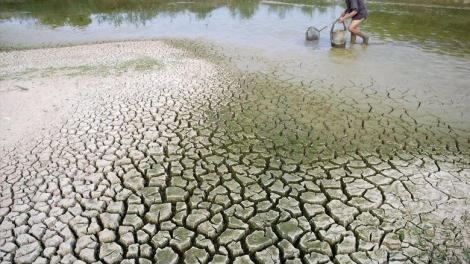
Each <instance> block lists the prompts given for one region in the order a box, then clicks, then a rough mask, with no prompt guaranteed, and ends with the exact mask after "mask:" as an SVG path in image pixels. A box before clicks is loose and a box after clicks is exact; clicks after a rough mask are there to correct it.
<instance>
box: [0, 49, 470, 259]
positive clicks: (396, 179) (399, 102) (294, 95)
mask: <svg viewBox="0 0 470 264" xmlns="http://www.w3.org/2000/svg"><path fill="white" fill-rule="evenodd" d="M201 52H203V53H201ZM204 52H206V53H204ZM252 52H253V51H252ZM347 52H349V53H347ZM370 52H371V53H372V55H373V52H382V51H376V50H374V49H372V50H371V51H370ZM201 54H206V55H208V58H207V59H205V58H203V57H204V56H205V55H203V57H199V56H200V55H201ZM325 54H326V56H327V58H325V57H324V56H325ZM360 54H366V51H365V50H364V49H362V48H358V50H352V51H344V52H343V51H329V52H325V53H324V54H323V53H322V54H319V53H316V54H308V55H305V54H300V55H299V54H297V55H296V56H298V57H295V56H294V57H289V56H283V55H277V56H273V55H270V54H258V55H253V53H247V52H246V51H244V50H243V49H242V48H234V49H231V48H227V47H217V46H216V45H207V43H204V44H198V43H196V42H192V41H188V42H183V43H181V42H178V41H174V42H172V41H166V42H163V41H143V42H123V43H106V44H96V45H85V46H74V47H63V48H50V49H38V50H22V51H9V52H6V53H0V56H1V57H2V64H3V65H2V70H3V71H2V75H0V77H1V78H0V87H1V88H0V117H1V120H0V122H1V126H0V135H1V136H0V157H1V161H0V188H1V189H0V190H1V192H0V193H1V194H0V195H1V196H0V197H1V199H0V205H1V206H0V234H1V236H0V260H1V261H5V262H17V263H33V262H36V263H59V262H67V263H68V262H70V263H72V262H74V261H78V262H79V263H93V262H96V261H101V262H103V263H135V262H136V261H139V262H142V263H181V262H186V263H201V262H202V263H209V262H213V263H272V262H273V263H277V261H279V263H309V262H314V261H318V260H321V261H324V262H325V263H326V262H328V261H330V262H334V263H346V262H353V261H354V262H356V263H367V262H371V261H375V262H379V263H387V262H395V263H410V262H416V263H442V262H445V261H448V262H459V261H460V262H466V261H468V260H469V259H468V254H469V250H468V249H469V248H470V240H469V237H470V229H469V226H470V217H469V216H470V206H469V204H470V202H469V201H470V196H469V194H468V189H469V188H470V185H469V182H468V179H469V175H470V174H469V173H470V155H469V147H468V145H469V144H470V142H469V137H468V135H469V127H468V126H467V123H466V120H461V119H462V117H465V118H466V117H467V115H466V113H464V109H465V104H464V101H465V100H464V99H465V97H464V98H460V99H461V100H462V101H461V102H460V101H456V100H448V99H449V97H438V96H436V94H439V93H444V92H443V91H441V90H439V89H438V88H439V87H432V86H429V85H428V84H429V83H432V81H433V80H432V78H431V80H424V81H414V80H413V76H422V75H421V74H422V72H421V71H418V70H416V69H417V68H413V67H411V69H412V71H410V73H407V74H404V75H399V74H396V75H385V74H384V71H383V70H381V69H376V70H374V69H375V68H378V67H377V65H378V64H383V62H380V63H379V62H374V61H373V60H368V61H364V58H363V57H361V55H360ZM302 55H303V56H302ZM247 56H248V57H250V59H249V60H247ZM315 56H316V57H315ZM354 56H356V57H354ZM364 56H371V55H369V54H366V55H364ZM302 57H305V58H303V59H302ZM312 58H316V59H315V60H313V59H312ZM306 61H307V62H311V63H310V64H306ZM374 63H377V65H376V64H374ZM352 65H353V66H361V67H354V68H351V66H352ZM396 68H397V69H395V68H394V69H393V71H392V72H393V73H397V72H400V70H401V69H398V68H399V65H398V66H396ZM351 69H363V70H364V69H366V70H367V71H365V72H359V71H358V70H351ZM413 70H416V71H414V72H413ZM405 72H406V71H405ZM386 73H388V72H386ZM338 76H340V78H339V77H338ZM410 76H411V77H410ZM444 81H445V80H444ZM428 82H429V83H428ZM455 84H456V85H455V87H454V89H455V90H456V91H459V89H458V88H459V85H461V81H459V80H456V81H455ZM410 87H417V88H416V89H415V90H413V89H411V88H410ZM420 89H421V90H420ZM461 93H462V94H465V93H466V91H461ZM424 95H426V96H424ZM452 96H454V97H457V95H455V94H454V95H452ZM441 102H443V103H442V104H441V105H439V104H440V103H441ZM449 102H450V103H449ZM444 103H447V104H448V105H446V107H442V105H445V104H444ZM436 105H438V106H439V107H440V108H437V107H436ZM454 105H455V106H456V107H452V106H454ZM436 109H437V110H440V111H441V112H444V110H446V109H447V110H448V111H449V113H451V114H448V113H444V115H443V116H444V117H446V118H442V117H441V116H439V115H438V113H437V110H436ZM459 112H462V113H463V114H461V115H460V116H457V117H455V115H453V113H459ZM434 113H437V114H434ZM447 116H449V117H447ZM451 117H452V118H455V119H452V118H451ZM273 256H274V257H273Z"/></svg>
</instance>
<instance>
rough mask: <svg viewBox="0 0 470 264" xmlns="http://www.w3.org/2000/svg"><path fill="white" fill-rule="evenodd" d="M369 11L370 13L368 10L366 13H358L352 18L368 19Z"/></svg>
mask: <svg viewBox="0 0 470 264" xmlns="http://www.w3.org/2000/svg"><path fill="white" fill-rule="evenodd" d="M368 13H369V12H366V13H365V14H357V15H355V16H353V17H352V20H362V19H366V18H367V15H368Z"/></svg>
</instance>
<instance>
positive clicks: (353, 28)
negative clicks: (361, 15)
mask: <svg viewBox="0 0 470 264" xmlns="http://www.w3.org/2000/svg"><path fill="white" fill-rule="evenodd" d="M362 20H364V19H361V20H353V21H351V24H349V27H348V29H349V31H350V32H351V43H353V42H352V40H353V36H352V35H353V34H354V35H358V36H360V37H362V39H363V40H364V41H363V42H362V43H363V44H366V45H369V36H368V35H366V34H364V33H362V32H361V31H360V30H359V24H361V22H362ZM355 39H356V38H355V37H354V40H355Z"/></svg>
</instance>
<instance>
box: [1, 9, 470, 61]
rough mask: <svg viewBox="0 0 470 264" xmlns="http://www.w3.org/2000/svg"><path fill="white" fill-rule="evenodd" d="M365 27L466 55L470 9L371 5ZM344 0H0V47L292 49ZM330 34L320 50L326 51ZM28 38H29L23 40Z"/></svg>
mask: <svg viewBox="0 0 470 264" xmlns="http://www.w3.org/2000/svg"><path fill="white" fill-rule="evenodd" d="M367 5H368V8H369V10H370V16H369V18H368V19H367V20H366V22H365V23H363V29H364V30H365V31H367V32H369V33H371V35H372V40H373V41H372V42H373V43H375V44H379V43H380V44H385V43H398V44H399V45H406V46H412V47H416V48H419V49H423V50H426V51H432V52H436V53H443V54H452V55H459V56H465V55H468V54H470V45H468V43H469V42H470V34H468V31H467V29H468V27H469V25H470V3H469V2H468V1H465V0H461V1H444V0H440V1H431V2H430V1H420V0H412V1H400V0H395V1H384V0H376V1H368V3H367ZM343 8H344V7H343V3H342V1H327V0H326V1H325V0H315V1H305V0H294V1H254V0H252V1H228V2H227V1H197V2H181V1H171V0H170V1H149V0H144V1H123V0H120V1H31V0H27V1H2V2H1V3H0V36H1V39H0V48H2V49H5V48H17V47H37V46H46V45H62V44H70V43H89V42H101V41H113V40H130V39H154V38H205V39H209V40H211V41H218V42H221V43H230V44H233V43H246V42H249V43H250V45H255V46H263V47H264V46H265V45H266V44H267V43H269V46H272V47H282V48H296V47H299V46H302V45H303V40H304V35H303V34H304V32H305V30H306V28H308V27H309V26H315V27H317V28H320V27H323V26H325V25H328V24H329V22H331V21H333V20H334V19H335V18H337V17H338V15H339V13H340V12H341V10H342V9H343ZM328 30H329V28H328V29H326V30H324V31H323V32H322V37H323V38H322V39H321V41H320V43H319V44H318V47H320V48H323V47H328V46H329V43H328V42H329V39H328ZM26 36H27V37H26Z"/></svg>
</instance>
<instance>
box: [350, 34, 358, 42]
mask: <svg viewBox="0 0 470 264" xmlns="http://www.w3.org/2000/svg"><path fill="white" fill-rule="evenodd" d="M356 36H357V35H356V34H354V33H352V32H351V44H356Z"/></svg>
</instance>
